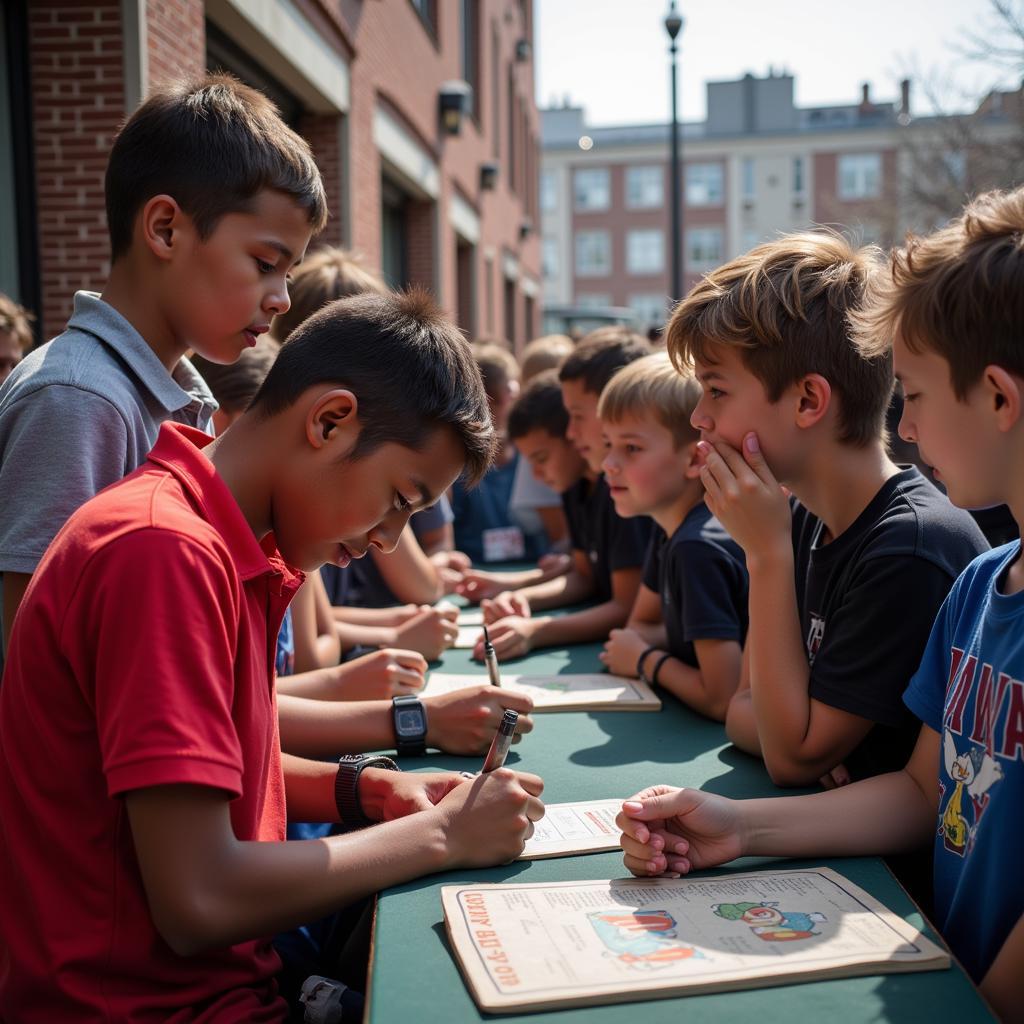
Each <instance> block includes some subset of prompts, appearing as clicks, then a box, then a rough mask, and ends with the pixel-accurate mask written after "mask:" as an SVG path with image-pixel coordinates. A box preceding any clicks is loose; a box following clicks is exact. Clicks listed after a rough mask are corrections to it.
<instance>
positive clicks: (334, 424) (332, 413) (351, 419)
mask: <svg viewBox="0 0 1024 1024" xmlns="http://www.w3.org/2000/svg"><path fill="white" fill-rule="evenodd" d="M358 411H359V401H358V399H357V398H356V396H355V395H354V394H353V393H352V392H351V391H349V390H348V389H347V388H332V389H331V390H330V391H325V392H323V394H321V395H318V396H317V397H316V399H314V401H313V402H312V404H311V405H310V407H309V409H308V410H307V411H306V440H307V441H308V442H309V443H310V445H311V446H312V447H313V448H315V449H317V450H319V449H321V448H327V447H328V446H330V447H331V448H332V449H334V450H335V451H337V452H339V453H340V454H342V455H345V454H348V452H350V451H351V450H352V449H353V448H355V444H356V441H357V440H358V438H359V420H358V417H357V413H358Z"/></svg>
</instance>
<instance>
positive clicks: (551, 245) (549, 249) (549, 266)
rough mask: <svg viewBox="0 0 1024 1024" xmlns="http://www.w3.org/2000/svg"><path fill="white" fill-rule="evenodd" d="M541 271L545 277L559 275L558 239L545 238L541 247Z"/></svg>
mask: <svg viewBox="0 0 1024 1024" xmlns="http://www.w3.org/2000/svg"><path fill="white" fill-rule="evenodd" d="M540 260H541V273H542V274H543V275H544V276H545V277H557V276H558V271H559V265H558V262H559V261H558V239H557V238H545V239H544V240H543V241H542V242H541V248H540Z"/></svg>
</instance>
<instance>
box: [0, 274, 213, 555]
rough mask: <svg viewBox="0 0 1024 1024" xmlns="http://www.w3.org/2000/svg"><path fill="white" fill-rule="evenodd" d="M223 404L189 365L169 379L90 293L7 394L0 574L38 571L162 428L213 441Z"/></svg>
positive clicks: (2, 404)
mask: <svg viewBox="0 0 1024 1024" xmlns="http://www.w3.org/2000/svg"><path fill="white" fill-rule="evenodd" d="M216 408H217V403H216V402H215V401H214V399H213V395H212V394H210V389H209V388H208V387H207V386H206V383H205V382H204V381H203V379H202V377H200V376H199V374H198V373H197V372H196V370H195V369H194V368H193V366H192V364H191V363H189V361H188V360H187V359H182V360H181V361H180V362H179V363H178V365H177V366H176V367H175V368H174V372H173V374H169V373H168V372H167V370H166V369H165V368H164V366H163V364H162V363H161V362H160V360H159V359H157V357H156V355H155V353H154V352H153V350H152V349H151V348H150V347H149V346H148V345H147V344H146V342H145V341H144V340H143V339H142V336H141V335H140V334H139V332H138V331H136V330H135V328H134V327H132V325H131V324H130V323H128V321H127V320H126V319H125V318H124V317H123V316H121V314H120V313H118V312H117V310H115V309H114V308H113V307H112V306H109V305H107V303H105V302H104V301H103V300H102V299H101V298H100V297H99V296H98V295H96V294H95V293H93V292H78V293H77V294H76V295H75V312H74V315H73V316H72V317H71V320H70V321H69V322H68V326H67V330H65V331H64V333H63V334H61V335H58V337H56V338H54V340H53V341H51V342H49V343H48V344H46V345H43V346H42V347H41V348H38V349H36V350H35V351H34V352H31V353H29V355H27V356H26V357H25V358H24V359H23V360H22V361H21V362H20V363H19V364H18V365H17V366H16V367H15V368H14V372H13V373H12V374H11V375H10V376H9V377H8V378H7V380H6V381H5V382H4V384H3V386H2V387H0V572H24V573H32V572H35V570H36V566H37V565H38V564H39V560H40V559H41V558H42V557H43V552H44V551H46V548H47V546H48V545H49V543H50V541H51V540H53V538H54V537H55V536H56V534H57V531H58V530H60V528H61V527H62V526H63V525H64V523H65V522H66V521H67V520H68V518H69V517H70V516H71V513H72V512H74V511H75V509H77V508H78V507H79V506H80V505H83V504H85V502H86V501H88V500H89V499H90V498H91V497H92V496H93V495H94V494H97V493H98V492H99V491H101V490H102V489H103V488H104V487H106V486H107V485H108V484H112V483H114V482H115V481H117V480H120V479H121V478H122V477H123V476H126V475H127V474H128V473H130V472H131V471H132V470H133V469H135V468H136V467H137V466H139V465H140V464H141V463H142V461H143V460H144V459H145V458H146V456H147V455H148V454H149V450H150V448H152V447H153V444H154V443H155V442H156V436H157V433H158V431H159V430H160V424H161V423H163V422H164V420H174V421H176V422H178V423H187V424H189V425H190V426H193V427H198V428H199V429H200V430H204V431H206V432H207V433H212V417H213V413H214V410H215V409H216Z"/></svg>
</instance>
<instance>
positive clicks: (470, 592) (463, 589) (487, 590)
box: [455, 568, 508, 604]
mask: <svg viewBox="0 0 1024 1024" xmlns="http://www.w3.org/2000/svg"><path fill="white" fill-rule="evenodd" d="M507 587H508V584H507V583H505V582H503V581H502V580H500V579H498V578H496V577H495V576H494V574H493V573H489V572H487V571H486V570H484V569H470V568H467V569H465V570H463V573H462V582H461V583H460V584H459V585H458V587H456V588H455V592H456V593H457V594H461V595H462V596H463V597H464V598H465V599H466V600H467V601H469V602H471V603H472V604H479V603H480V602H481V601H483V600H484V599H485V598H489V597H496V596H497V595H498V594H500V593H502V592H503V591H504V590H505V589H507Z"/></svg>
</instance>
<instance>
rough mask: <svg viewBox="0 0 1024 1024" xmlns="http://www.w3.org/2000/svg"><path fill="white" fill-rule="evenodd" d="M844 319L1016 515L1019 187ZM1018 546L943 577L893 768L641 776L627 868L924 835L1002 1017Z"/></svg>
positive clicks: (928, 429) (957, 468)
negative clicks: (661, 778)
mask: <svg viewBox="0 0 1024 1024" xmlns="http://www.w3.org/2000/svg"><path fill="white" fill-rule="evenodd" d="M852 319H853V320H854V321H855V328H856V332H857V335H858V340H859V346H860V348H861V350H862V351H863V353H864V354H865V355H867V356H879V355H882V354H885V353H887V352H888V351H889V350H890V349H891V351H892V354H893V360H894V364H895V370H896V375H897V376H898V378H899V379H900V381H901V382H902V385H903V390H904V398H905V404H904V411H903V417H902V419H901V421H900V435H901V436H902V437H903V438H904V440H907V441H913V442H916V443H917V444H918V446H919V449H920V452H921V457H922V460H923V461H924V462H926V463H927V464H928V465H931V466H933V467H934V469H935V475H936V477H937V478H938V479H939V480H940V481H941V482H942V483H943V484H944V485H945V486H946V489H947V491H948V494H949V497H950V499H951V500H952V501H953V503H954V504H956V505H959V506H961V507H963V508H986V507H990V506H992V505H998V504H1001V503H1006V504H1007V505H1008V506H1009V507H1010V509H1011V510H1012V511H1013V514H1014V518H1015V519H1016V520H1017V522H1018V525H1019V524H1020V523H1021V522H1022V521H1024V472H1022V469H1024V188H1020V189H1017V190H1016V191H1014V192H1010V193H999V192H993V193H989V194H987V195H983V196H980V197H978V198H977V199H975V200H974V201H972V202H971V203H970V205H969V206H968V207H967V209H966V210H965V211H964V213H963V215H962V216H961V217H960V218H958V219H957V220H955V221H953V222H952V223H951V224H949V225H947V226H946V227H945V228H942V229H941V230H939V231H938V232H936V233H935V234H933V235H931V236H928V237H926V238H916V239H911V240H910V241H908V243H907V246H906V247H905V248H904V249H901V250H898V251H896V252H894V253H893V256H892V262H891V265H890V267H889V268H888V269H887V270H885V271H879V272H877V273H876V274H875V276H874V277H873V279H872V282H871V287H870V289H869V295H868V299H867V300H866V301H865V303H864V305H863V306H862V308H861V310H860V311H859V312H858V313H857V314H855V315H854V316H853V318H852ZM746 461H747V462H748V463H750V464H754V463H756V458H754V457H753V456H751V457H749V458H747V460H746ZM1020 552H1021V547H1020V541H1014V542H1012V543H1011V544H1007V545H1005V546H1003V547H1001V548H997V549H996V550H994V551H990V552H986V553H985V554H983V555H980V556H979V557H977V558H976V559H975V560H974V561H973V562H972V563H971V564H970V565H969V566H968V568H967V569H966V570H965V571H964V572H963V573H962V574H961V575H960V577H959V578H958V579H957V580H956V582H955V584H954V585H953V588H952V590H951V592H950V593H949V595H948V597H947V598H946V601H945V603H944V604H943V606H942V608H941V610H940V611H939V614H938V617H937V619H936V621H935V624H934V626H933V628H932V632H931V636H930V638H929V640H928V643H927V646H926V649H925V652H924V655H923V658H922V660H921V663H920V667H919V668H918V670H917V672H916V673H915V674H914V676H913V678H912V679H911V681H910V685H909V687H908V689H907V691H906V694H905V701H906V704H907V706H908V707H909V708H910V709H911V711H913V712H914V714H915V715H917V717H918V718H920V720H921V722H922V725H921V728H920V734H919V736H918V740H917V745H916V747H915V748H914V752H913V754H912V755H911V758H910V761H909V762H908V764H907V766H906V767H905V768H904V769H903V770H902V771H896V772H889V773H887V774H883V775H878V776H876V777H874V778H871V779H866V780H864V781H861V782H856V783H854V784H851V785H848V786H844V787H842V788H839V789H836V790H834V791H831V792H827V793H819V794H814V795H811V796H799V797H789V798H784V799H781V800H749V801H732V800H725V799H723V798H721V797H718V796H713V795H711V794H708V793H700V792H697V791H695V790H677V789H675V788H674V787H669V786H655V787H651V788H649V789H647V790H644V791H643V792H641V793H639V794H637V795H636V796H635V797H633V798H631V799H630V800H628V801H626V802H625V804H624V805H623V811H622V813H621V814H620V815H619V818H618V822H619V826H620V827H621V828H622V830H623V836H622V847H623V849H624V851H625V854H626V856H625V862H626V866H627V867H628V868H629V869H630V870H631V871H632V872H633V873H634V874H639V875H646V874H659V873H661V872H664V871H679V872H686V871H689V870H691V868H693V869H704V868H707V867H710V866H712V865H715V864H720V863H722V862H724V861H728V860H731V859H732V858H734V857H738V856H749V855H753V856H758V855H782V856H812V855H821V854H833V855H856V854H868V853H876V854H877V853H885V854H888V853H896V852H900V851H904V850H909V849H912V848H914V847H915V846H917V845H919V844H921V843H924V842H931V843H933V847H934V861H935V883H934V890H935V892H934V896H935V922H936V924H937V926H938V928H939V930H940V931H941V932H942V934H943V936H944V937H945V938H946V940H947V941H948V942H949V944H950V947H951V948H952V950H953V952H954V953H955V954H956V956H957V957H958V958H959V959H960V961H961V962H962V963H963V965H964V967H965V968H966V970H967V972H968V973H969V974H970V976H971V977H972V978H973V979H974V981H975V982H976V983H977V984H978V985H979V987H980V989H981V992H982V994H983V995H984V996H985V998H986V999H987V1000H988V1002H989V1003H990V1004H991V1006H992V1007H993V1009H994V1010H995V1012H996V1014H997V1015H998V1016H999V1017H1000V1018H1002V1019H1004V1020H1011V1019H1013V1020H1019V1019H1020V1018H1021V1007H1022V1006H1024V971H1022V970H1021V965H1024V873H1022V872H1021V870H1020V865H1021V862H1022V859H1024V819H1022V815H1021V810H1022V808H1024V561H1022V560H1021V557H1020ZM892 629H893V630H899V629H900V623H899V622H894V623H893V624H892ZM936 776H937V778H936ZM936 782H938V785H936Z"/></svg>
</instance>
